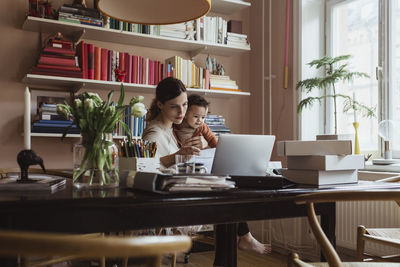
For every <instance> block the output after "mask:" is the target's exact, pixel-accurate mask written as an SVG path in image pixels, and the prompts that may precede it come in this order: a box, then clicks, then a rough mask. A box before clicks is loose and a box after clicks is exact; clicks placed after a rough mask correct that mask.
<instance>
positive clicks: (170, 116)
mask: <svg viewBox="0 0 400 267" xmlns="http://www.w3.org/2000/svg"><path fill="white" fill-rule="evenodd" d="M157 105H158V107H159V108H160V110H161V115H162V116H163V119H164V120H168V121H170V122H172V123H175V124H181V123H182V120H183V118H184V117H185V114H186V110H187V105H188V100H187V94H186V92H182V93H181V94H180V95H179V96H177V97H175V98H173V99H170V100H168V101H165V103H161V102H160V101H159V102H158V103H157Z"/></svg>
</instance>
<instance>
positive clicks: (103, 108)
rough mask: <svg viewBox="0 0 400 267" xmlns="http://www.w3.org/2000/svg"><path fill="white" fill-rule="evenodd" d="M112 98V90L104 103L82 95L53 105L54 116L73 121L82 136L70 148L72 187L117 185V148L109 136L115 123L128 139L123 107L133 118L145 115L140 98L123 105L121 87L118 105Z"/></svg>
mask: <svg viewBox="0 0 400 267" xmlns="http://www.w3.org/2000/svg"><path fill="white" fill-rule="evenodd" d="M112 95H113V91H111V92H110V93H109V94H108V99H107V101H103V100H101V98H100V97H99V96H98V95H97V94H96V93H88V92H84V93H82V94H80V95H78V96H77V97H76V98H75V100H74V101H73V103H72V105H68V104H58V105H57V113H58V114H60V115H62V116H63V117H65V118H73V120H74V123H75V124H76V125H77V127H78V128H79V130H80V132H81V135H82V142H81V144H79V145H76V146H75V147H74V172H73V182H74V186H75V187H76V188H94V189H95V188H109V187H116V186H118V182H119V177H118V148H117V146H116V145H115V144H114V143H113V141H112V133H113V131H114V130H115V127H116V124H117V122H118V123H120V124H121V125H122V127H123V128H124V129H125V131H126V133H127V134H128V139H131V132H130V131H129V129H128V126H127V125H126V124H125V123H124V118H125V116H126V115H125V110H126V109H127V108H129V107H131V110H132V113H131V114H130V115H133V116H136V117H142V116H144V115H145V114H146V107H145V106H144V104H143V103H142V102H143V97H142V96H136V97H133V98H132V99H131V100H130V102H129V105H124V104H123V102H124V98H125V90H124V86H123V84H121V94H120V97H119V100H118V103H116V104H114V102H112V101H111V98H112ZM130 115H129V116H130ZM67 131H68V130H67ZM66 134H67V132H65V133H64V134H63V137H65V135H66Z"/></svg>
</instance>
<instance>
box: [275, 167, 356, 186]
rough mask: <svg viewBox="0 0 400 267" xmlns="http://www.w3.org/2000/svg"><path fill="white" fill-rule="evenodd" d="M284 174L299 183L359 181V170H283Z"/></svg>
mask: <svg viewBox="0 0 400 267" xmlns="http://www.w3.org/2000/svg"><path fill="white" fill-rule="evenodd" d="M282 175H283V176H284V177H285V178H286V179H288V180H290V181H292V182H294V183H297V184H311V185H332V184H350V183H357V181H358V174H357V170H341V171H319V170H282Z"/></svg>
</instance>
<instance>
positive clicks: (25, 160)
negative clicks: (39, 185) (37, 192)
mask: <svg viewBox="0 0 400 267" xmlns="http://www.w3.org/2000/svg"><path fill="white" fill-rule="evenodd" d="M17 162H18V165H19V167H20V168H21V177H20V179H19V180H17V182H18V183H35V182H36V180H31V179H29V177H28V169H29V166H31V165H40V167H41V168H42V170H43V172H44V173H46V169H45V168H44V164H43V159H42V158H41V157H39V156H38V155H37V154H36V153H35V151H33V150H31V149H24V150H21V152H19V153H18V156H17Z"/></svg>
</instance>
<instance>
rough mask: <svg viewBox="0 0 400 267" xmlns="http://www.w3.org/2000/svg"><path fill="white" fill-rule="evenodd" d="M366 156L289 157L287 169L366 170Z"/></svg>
mask: <svg viewBox="0 0 400 267" xmlns="http://www.w3.org/2000/svg"><path fill="white" fill-rule="evenodd" d="M364 166H365V160H364V155H344V156H338V155H323V156H288V157H287V167H288V169H292V170H321V171H334V170H354V169H364Z"/></svg>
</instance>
